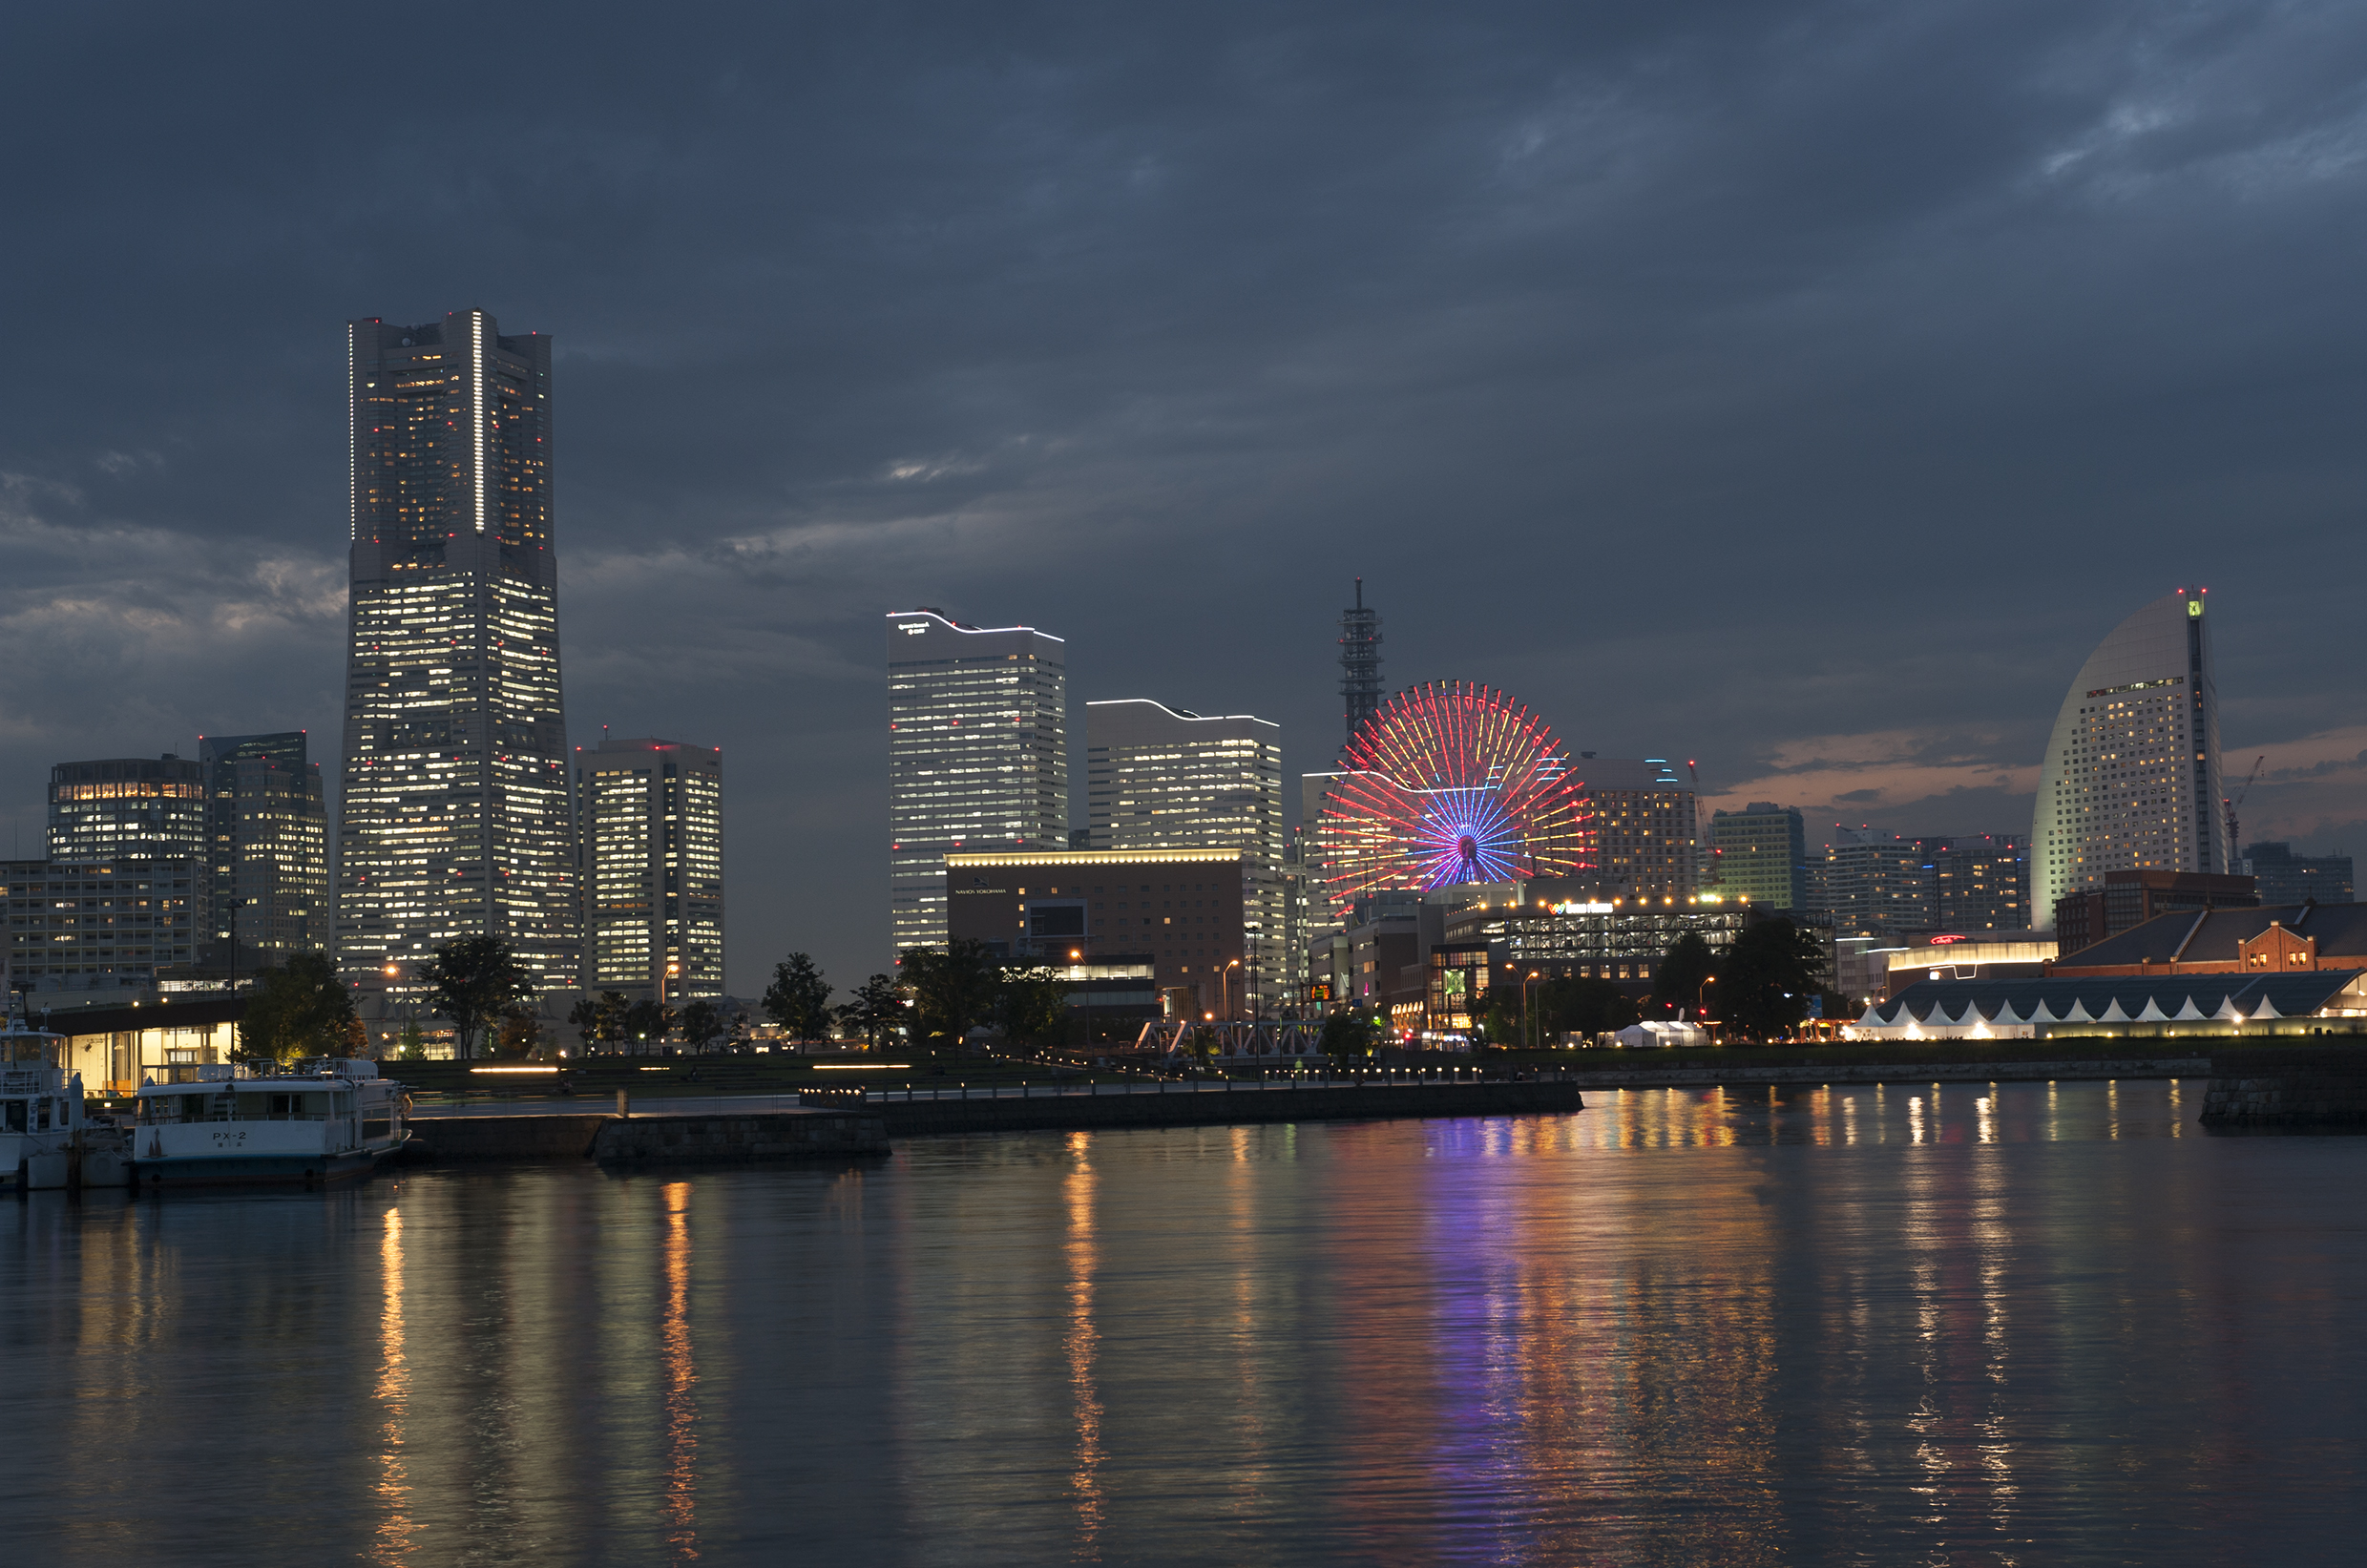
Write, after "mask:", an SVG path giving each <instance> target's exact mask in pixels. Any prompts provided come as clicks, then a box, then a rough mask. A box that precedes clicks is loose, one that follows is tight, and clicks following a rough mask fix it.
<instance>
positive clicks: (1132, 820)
mask: <svg viewBox="0 0 2367 1568" xmlns="http://www.w3.org/2000/svg"><path fill="white" fill-rule="evenodd" d="M1085 792H1086V793H1085V801H1086V805H1085V817H1086V826H1087V827H1088V829H1089V830H1090V832H1091V835H1092V846H1093V847H1094V848H1096V849H1100V850H1107V851H1112V852H1120V853H1124V852H1132V851H1139V850H1144V849H1238V850H1240V851H1241V855H1242V867H1241V894H1242V909H1241V931H1242V961H1243V964H1244V967H1245V968H1246V970H1247V974H1246V976H1245V977H1244V982H1245V984H1246V990H1237V991H1236V993H1235V994H1238V995H1242V996H1246V997H1247V998H1248V999H1249V1001H1250V1004H1251V1011H1252V1012H1253V1014H1256V1015H1260V1016H1266V1017H1272V1016H1275V1015H1276V1013H1277V1010H1278V1009H1279V1007H1280V1006H1281V1004H1282V1003H1283V1002H1284V1001H1285V1000H1286V999H1287V997H1288V985H1289V979H1290V974H1291V970H1292V965H1291V963H1290V950H1289V946H1288V940H1289V932H1288V926H1287V922H1286V919H1285V912H1286V911H1285V889H1284V887H1283V850H1284V843H1283V821H1282V726H1281V725H1279V724H1276V723H1274V722H1272V721H1269V720H1265V719H1256V718H1252V717H1250V716H1249V715H1247V714H1233V715H1229V716H1226V717H1223V718H1203V717H1202V716H1201V715H1199V714H1196V713H1193V712H1190V711H1189V710H1187V709H1176V708H1169V707H1166V706H1163V705H1162V704H1161V703H1158V702H1153V701H1149V700H1143V699H1131V700H1123V701H1115V702H1088V703H1086V704H1085ZM1187 961H1188V960H1187Z"/></svg>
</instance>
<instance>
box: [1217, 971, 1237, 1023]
mask: <svg viewBox="0 0 2367 1568" xmlns="http://www.w3.org/2000/svg"><path fill="white" fill-rule="evenodd" d="M1240 967H1241V960H1240V959H1238V958H1236V959H1234V960H1233V961H1232V962H1230V963H1228V964H1225V966H1224V967H1222V968H1221V969H1219V970H1218V971H1217V972H1216V988H1217V992H1216V994H1217V1002H1216V1007H1217V1011H1218V1012H1219V1013H1222V1014H1225V1016H1226V1017H1227V1018H1230V1017H1231V1016H1232V1015H1233V1009H1232V1003H1231V997H1232V994H1233V993H1232V979H1233V971H1235V970H1237V969H1239V968H1240Z"/></svg>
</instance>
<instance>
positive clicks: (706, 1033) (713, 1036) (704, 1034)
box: [682, 998, 723, 1051]
mask: <svg viewBox="0 0 2367 1568" xmlns="http://www.w3.org/2000/svg"><path fill="white" fill-rule="evenodd" d="M721 1035H723V1009H722V1008H720V1007H717V1006H716V1005H715V1004H714V1003H713V1002H710V1001H706V1000H704V999H703V998H702V999H701V1000H699V1001H695V1002H693V1003H691V1004H690V1005H689V1006H688V1007H686V1008H684V1009H682V1043H684V1044H685V1045H687V1046H689V1047H690V1048H691V1049H692V1050H693V1051H704V1050H705V1049H706V1048H707V1047H708V1046H710V1045H713V1044H714V1043H715V1041H716V1040H717V1039H718V1038H719V1037H720V1036H721Z"/></svg>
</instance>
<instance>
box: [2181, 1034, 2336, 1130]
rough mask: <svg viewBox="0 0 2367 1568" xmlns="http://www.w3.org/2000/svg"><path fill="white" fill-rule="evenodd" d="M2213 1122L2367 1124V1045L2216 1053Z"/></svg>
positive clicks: (2209, 1113) (2206, 1097)
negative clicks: (2363, 1047)
mask: <svg viewBox="0 0 2367 1568" xmlns="http://www.w3.org/2000/svg"><path fill="white" fill-rule="evenodd" d="M2203 1124H2204V1125H2205V1126H2207V1127H2367V1049H2361V1048H2359V1047H2356V1046H2354V1047H2352V1048H2350V1049H2348V1050H2344V1049H2340V1048H2335V1049H2321V1050H2315V1051H2275V1050H2252V1051H2246V1052H2243V1053H2242V1054H2240V1055H2230V1056H2218V1057H2214V1058H2213V1060H2212V1066H2211V1076H2210V1086H2209V1087H2208V1088H2206V1089H2205V1090H2204V1091H2203Z"/></svg>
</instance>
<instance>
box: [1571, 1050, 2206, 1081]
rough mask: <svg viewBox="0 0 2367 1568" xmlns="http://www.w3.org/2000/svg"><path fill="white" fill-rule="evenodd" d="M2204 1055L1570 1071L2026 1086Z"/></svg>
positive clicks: (1627, 1076) (2180, 1068)
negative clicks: (2049, 1080) (2067, 1059)
mask: <svg viewBox="0 0 2367 1568" xmlns="http://www.w3.org/2000/svg"><path fill="white" fill-rule="evenodd" d="M2210 1070H2211V1068H2210V1057H2209V1056H2149V1057H2145V1058H2142V1059H2140V1058H2135V1057H2131V1058H2126V1059H2122V1060H2107V1061H2092V1060H2091V1061H1944V1062H1911V1063H1900V1062H1888V1063H1883V1062H1852V1063H1848V1064H1846V1065H1840V1066H1829V1067H1820V1066H1817V1065H1814V1064H1812V1063H1809V1064H1795V1065H1791V1066H1772V1067H1745V1066H1739V1065H1738V1066H1732V1067H1725V1066H1720V1067H1654V1068H1645V1069H1643V1070H1640V1071H1636V1072H1627V1073H1623V1072H1620V1071H1618V1070H1617V1069H1609V1070H1605V1071H1599V1072H1581V1073H1573V1074H1571V1075H1570V1077H1571V1078H1572V1079H1573V1080H1574V1081H1575V1082H1577V1083H1578V1084H1579V1086H1580V1087H1581V1088H1586V1089H1688V1088H1704V1089H1706V1088H1709V1087H1712V1086H1714V1085H1719V1084H1723V1085H1726V1086H1727V1087H1728V1088H1731V1087H1733V1086H1735V1085H1738V1084H1780V1085H1785V1086H1787V1087H1794V1088H1796V1087H1798V1086H1800V1085H1803V1084H1823V1083H2028V1082H2044V1081H2046V1080H2048V1079H2058V1080H2061V1081H2063V1082H2072V1081H2077V1080H2080V1079H2101V1078H2199V1077H2205V1076H2206V1075H2208V1074H2209V1073H2210Z"/></svg>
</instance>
